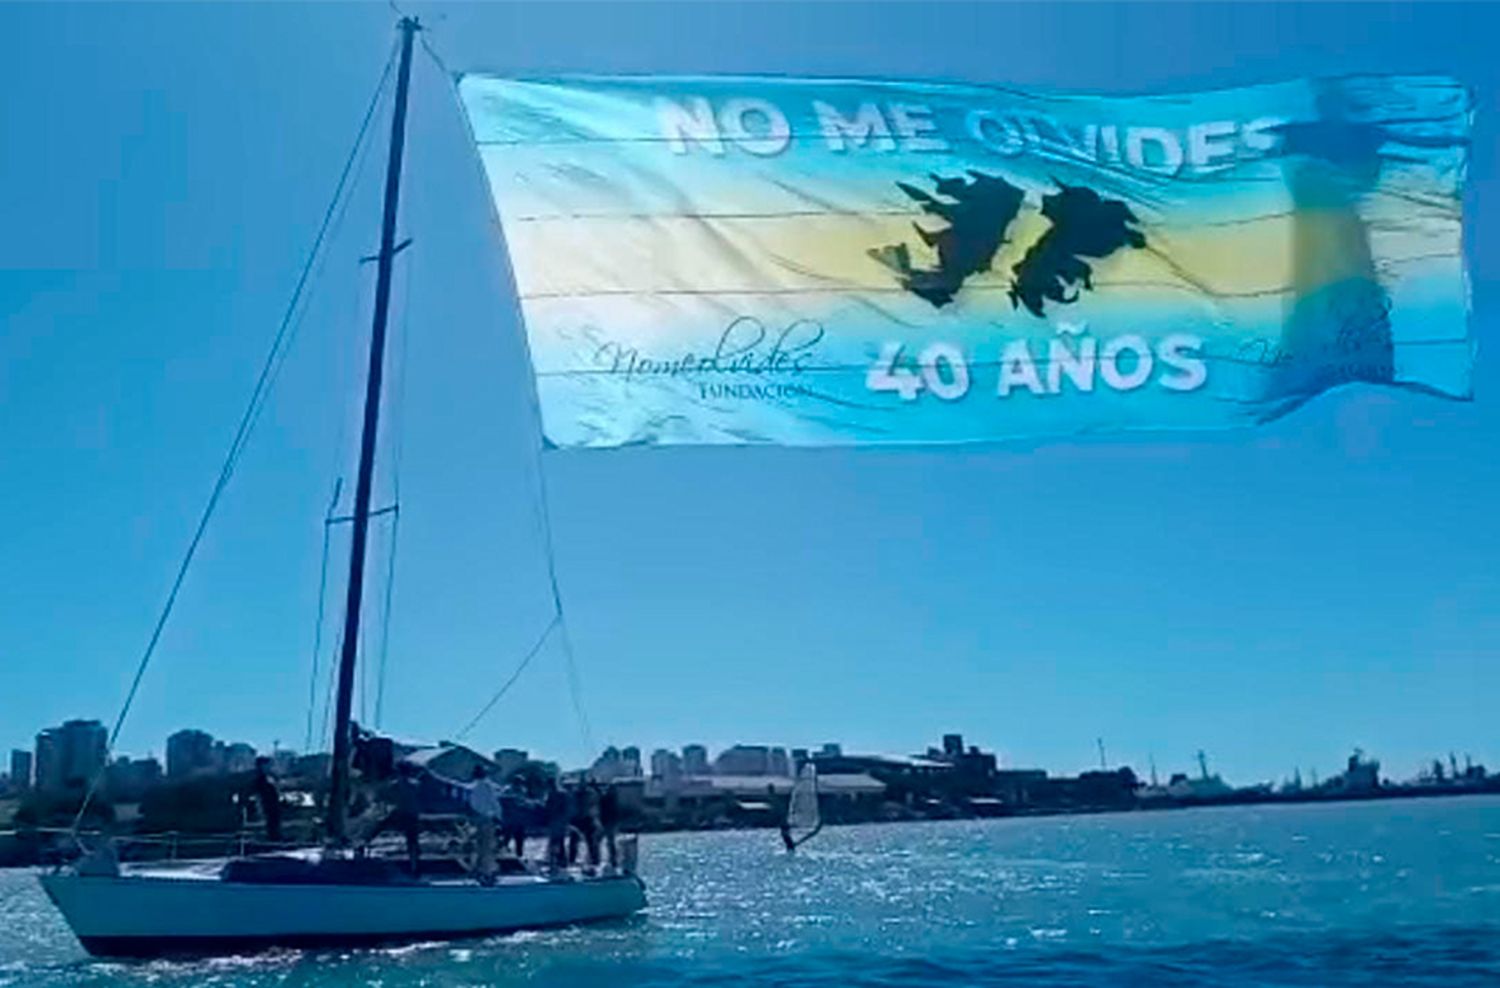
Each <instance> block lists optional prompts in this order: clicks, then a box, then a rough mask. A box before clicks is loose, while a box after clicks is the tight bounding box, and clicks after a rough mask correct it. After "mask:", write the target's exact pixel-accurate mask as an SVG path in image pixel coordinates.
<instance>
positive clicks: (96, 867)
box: [40, 18, 645, 957]
mask: <svg viewBox="0 0 1500 988" xmlns="http://www.w3.org/2000/svg"><path fill="white" fill-rule="evenodd" d="M418 30H419V25H418V23H417V21H416V20H415V19H413V18H404V19H402V20H401V22H400V24H399V31H400V61H399V69H398V74H397V77H396V91H395V101H394V108H393V112H392V118H391V138H390V149H389V155H388V159H387V166H386V176H385V196H384V212H383V216H382V224H381V239H380V252H379V253H378V254H377V255H376V261H377V272H378V273H377V280H376V287H375V308H374V324H373V327H372V331H371V339H370V359H369V374H368V379H367V381H366V388H365V403H364V420H363V431H362V434H361V440H360V452H359V472H358V478H357V482H356V487H355V500H354V510H353V515H352V525H353V536H352V540H351V549H350V560H349V581H348V589H347V600H346V606H345V613H344V635H343V641H342V649H341V653H340V663H339V669H338V681H337V698H336V719H335V723H334V733H333V764H332V770H331V779H330V786H329V798H328V811H327V819H326V821H325V823H326V831H327V842H326V844H325V846H324V847H322V848H320V849H312V850H310V851H302V852H296V853H286V854H268V855H258V856H253V857H244V858H237V859H231V860H229V861H228V862H226V863H224V864H222V865H221V866H219V865H212V864H209V865H203V866H199V867H195V868H186V869H184V868H165V867H159V866H158V867H144V866H122V865H120V864H119V863H118V862H117V860H116V859H115V857H114V855H113V853H112V852H111V851H110V849H109V848H108V847H105V848H100V849H96V850H95V851H94V852H92V853H90V854H87V855H85V856H84V857H83V858H82V859H81V860H80V861H79V862H77V863H76V864H74V865H73V866H71V867H69V868H67V869H65V870H59V871H56V872H54V873H52V874H48V875H43V876H41V879H40V880H41V884H42V887H43V889H45V891H46V894H47V896H48V897H49V898H50V899H51V900H52V902H53V904H54V905H56V906H57V908H58V910H59V911H61V913H62V915H63V916H64V918H65V919H66V920H67V922H68V925H69V926H70V927H71V928H72V930H73V932H74V934H75V935H76V936H77V937H78V940H79V941H80V942H81V943H82V944H83V947H84V949H85V950H87V951H88V952H89V953H91V954H94V955H100V956H129V957H149V956H159V955H163V954H213V953H236V952H243V951H247V950H255V949H262V948H267V947H351V946H363V945H372V944H380V943H392V942H413V941H421V940H443V939H456V938H463V937H474V936H481V935H488V934H495V933H504V932H510V931H514V930H521V929H534V928H539V927H549V926H559V925H568V924H575V923H584V922H592V921H599V920H607V919H615V918H620V917H625V916H628V915H630V914H632V913H634V912H637V911H638V910H640V909H642V908H643V907H644V906H645V885H644V883H643V882H642V881H641V880H640V879H639V877H637V876H636V875H635V873H634V871H635V869H634V863H633V860H632V859H633V857H634V854H633V853H632V851H631V849H629V848H627V850H626V853H625V855H624V859H625V861H624V867H622V868H620V869H619V870H611V871H606V872H604V873H602V874H591V873H588V872H576V871H570V870H561V871H557V872H545V873H544V872H539V871H538V872H533V871H526V872H524V873H521V874H506V875H501V876H498V877H495V878H494V879H493V880H488V878H489V876H486V878H487V880H486V881H485V882H481V881H479V880H478V879H477V878H471V877H460V878H437V877H434V878H417V877H413V876H411V875H410V874H408V873H407V872H406V871H405V870H404V869H402V868H400V867H399V866H398V865H397V864H396V863H394V862H391V861H387V860H383V859H379V858H369V857H365V856H363V855H362V854H358V853H356V852H355V851H354V850H352V849H351V847H350V842H349V840H348V839H347V838H348V835H347V829H348V827H347V816H348V807H349V802H350V794H351V778H350V775H351V753H352V745H353V732H352V726H351V710H352V700H353V695H354V683H355V676H354V673H355V662H356V657H357V654H358V638H359V630H360V605H361V599H362V596H363V590H364V570H365V546H366V539H367V534H368V528H369V522H370V517H371V511H370V496H371V486H372V482H373V478H374V468H375V448H376V442H375V439H376V427H377V424H378V420H379V415H380V398H381V378H382V371H383V366H384V348H385V337H386V317H387V313H388V311H389V303H390V294H391V269H392V261H393V259H394V257H395V255H396V253H397V252H398V251H399V250H400V249H401V246H403V245H398V244H397V243H396V227H397V216H398V207H399V202H400V187H401V163H402V151H403V146H404V142H405V129H406V108H407V91H408V87H409V83H410V78H411V58H412V42H413V38H414V37H415V35H416V33H417V31H418Z"/></svg>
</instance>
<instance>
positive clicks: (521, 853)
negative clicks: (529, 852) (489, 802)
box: [500, 775, 532, 858]
mask: <svg viewBox="0 0 1500 988" xmlns="http://www.w3.org/2000/svg"><path fill="white" fill-rule="evenodd" d="M526 796H527V794H526V789H525V787H524V786H523V785H522V783H521V780H520V778H519V777H518V776H514V775H513V776H511V778H510V782H508V783H507V784H506V786H505V788H504V789H503V790H501V792H500V846H501V847H502V848H503V847H505V846H506V845H507V844H508V845H510V846H511V847H512V848H514V852H515V855H516V857H518V858H521V857H525V855H526V824H527V823H528V821H529V820H530V817H531V810H532V806H531V802H530V800H528V799H527V798H526Z"/></svg>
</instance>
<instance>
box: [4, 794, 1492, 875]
mask: <svg viewBox="0 0 1500 988" xmlns="http://www.w3.org/2000/svg"><path fill="white" fill-rule="evenodd" d="M1460 796H1500V785H1497V786H1484V787H1475V786H1466V787H1458V786H1447V787H1436V786H1433V787H1394V786H1393V787H1387V788H1382V789H1377V790H1372V791H1369V792H1357V793H1340V794H1337V795H1330V794H1314V793H1306V792H1304V793H1260V792H1251V793H1231V794H1227V795H1225V796H1219V797H1209V798H1199V799H1172V800H1160V799H1155V800H1138V801H1136V802H1135V803H1134V804H1132V805H1119V806H1109V805H1098V806H1071V807H1006V808H1005V810H1004V811H1003V812H983V813H976V812H970V813H961V812H953V813H946V814H941V815H936V814H929V815H921V814H913V815H910V816H903V817H884V818H881V817H876V818H870V819H842V820H829V821H827V825H828V826H829V827H837V828H840V829H843V828H845V827H863V826H878V825H889V824H901V823H943V822H958V821H975V820H1007V819H1035V818H1042V817H1063V816H1098V815H1102V814H1106V813H1114V814H1131V813H1161V812H1167V811H1174V810H1192V809H1202V808H1212V807H1231V806H1268V805H1269V806H1305V805H1308V804H1314V803H1316V804H1336V803H1372V802H1388V801H1399V800H1407V799H1450V798H1455V797H1460ZM643 823H644V825H643V826H635V827H631V828H628V829H625V830H624V831H623V832H628V833H634V834H640V835H643V836H647V835H649V836H659V835H667V834H693V833H726V832H735V831H764V830H774V829H775V826H774V825H773V824H767V823H749V822H738V823H726V824H724V825H710V826H696V827H695V826H673V825H670V824H663V825H653V823H652V822H651V821H643ZM67 833H68V831H66V830H65V829H60V828H50V827H37V828H31V829H26V828H15V829H10V830H3V831H0V871H3V870H19V869H27V868H36V867H39V866H40V867H46V866H49V865H52V864H55V863H57V862H58V860H59V859H60V858H65V857H66V855H65V854H62V853H61V851H60V846H59V845H62V844H63V843H65V840H64V838H65V836H66V835H67ZM115 836H116V837H117V838H118V839H120V840H123V841H127V842H128V841H130V840H132V839H134V840H139V841H141V842H143V844H151V843H156V844H158V845H162V844H166V843H168V842H169V841H173V840H175V842H176V844H178V845H180V846H181V847H182V848H183V850H184V851H191V850H194V849H202V850H207V849H208V848H209V847H210V846H215V847H218V848H220V849H225V848H230V847H233V846H234V845H236V844H237V845H239V847H241V848H242V849H244V850H245V851H250V852H252V853H266V852H269V851H275V850H287V849H291V847H290V846H283V847H279V848H273V847H269V846H257V845H259V844H260V842H259V841H257V840H256V839H254V837H253V836H252V834H251V832H249V831H244V832H240V833H236V834H203V835H195V834H188V833H182V832H170V831H169V832H165V833H152V834H119V835H115ZM530 839H533V840H545V837H544V836H542V837H537V836H533V837H531V838H530ZM7 843H9V844H11V845H12V846H11V847H10V848H7V846H6V845H7ZM27 844H30V845H31V846H30V847H29V848H28V847H26V846H25V845H27ZM317 846H319V845H318V844H317V843H315V842H311V843H305V844H298V845H296V847H297V848H298V849H302V848H308V847H317ZM7 850H9V851H11V852H12V853H11V854H6V853H5V852H6V851H7ZM25 851H30V852H32V853H30V854H26V853H18V852H25ZM224 856H226V855H224V854H222V853H220V854H207V855H202V856H199V857H195V856H194V855H192V854H191V853H184V854H181V855H173V856H168V855H162V856H160V857H151V856H146V857H141V858H133V859H132V860H136V861H139V862H145V861H151V860H204V859H212V858H217V857H224Z"/></svg>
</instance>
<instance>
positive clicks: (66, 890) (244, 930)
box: [41, 873, 646, 957]
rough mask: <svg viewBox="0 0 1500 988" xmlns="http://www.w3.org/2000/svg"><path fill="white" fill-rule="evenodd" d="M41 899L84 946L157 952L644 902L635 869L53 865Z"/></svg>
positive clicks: (348, 938) (402, 936) (448, 927)
mask: <svg viewBox="0 0 1500 988" xmlns="http://www.w3.org/2000/svg"><path fill="white" fill-rule="evenodd" d="M41 882H42V886H43V888H45V889H46V892H47V895H48V897H49V898H50V899H51V900H52V902H53V903H54V904H55V905H56V906H57V908H58V909H59V910H60V911H61V912H62V914H63V916H64V917H65V918H66V919H67V921H68V925H69V926H71V927H72V928H73V932H74V934H75V935H76V936H77V937H78V939H79V941H80V942H81V943H82V944H83V946H84V949H86V950H87V951H88V952H89V953H91V954H96V955H100V956H135V957H141V956H158V955H162V954H176V953H230V952H236V951H245V950H255V949H262V948H265V947H273V946H283V947H342V946H360V945H370V944H377V943H391V942H401V941H405V942H412V941H419V940H442V939H456V938H461V937H470V936H480V935H485V934H491V933H502V932H508V931H512V930H521V929H535V928H539V927H548V926H564V925H569V924H573V923H587V922H593V921H598V920H606V919H616V918H620V917H624V916H628V915H630V914H631V913H633V912H636V911H637V910H639V909H641V908H642V907H643V906H645V904H646V897H645V891H644V887H643V886H642V884H641V883H640V881H639V880H637V879H636V878H635V877H633V876H618V877H607V878H579V879H577V880H571V881H569V880H548V879H545V878H541V877H539V876H530V875H527V876H514V877H506V878H504V879H502V880H501V881H500V882H498V883H497V884H495V885H493V886H488V887H486V886H482V885H478V884H476V883H473V882H451V883H447V882H431V883H422V884H417V885H279V884H259V883H239V882H225V881H219V880H218V879H216V878H208V877H165V876H162V875H123V876H118V877H107V876H89V875H74V874H67V873H59V874H54V875H45V876H42V878H41Z"/></svg>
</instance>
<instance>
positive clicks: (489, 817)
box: [468, 765, 503, 885]
mask: <svg viewBox="0 0 1500 988" xmlns="http://www.w3.org/2000/svg"><path fill="white" fill-rule="evenodd" d="M468 802H469V809H470V810H472V811H473V813H474V816H475V818H476V820H475V827H476V840H475V844H476V850H475V859H476V860H475V869H474V870H475V871H476V872H477V873H478V875H479V882H480V884H481V885H493V884H494V882H495V873H496V871H497V870H498V865H497V864H496V861H495V828H496V826H498V825H499V824H500V821H501V819H502V817H503V813H502V811H501V807H500V788H499V787H498V786H496V785H495V784H494V783H493V782H491V781H490V779H489V773H488V772H486V771H485V769H484V766H483V765H475V766H474V778H473V782H472V783H471V784H470V785H469V786H468Z"/></svg>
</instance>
